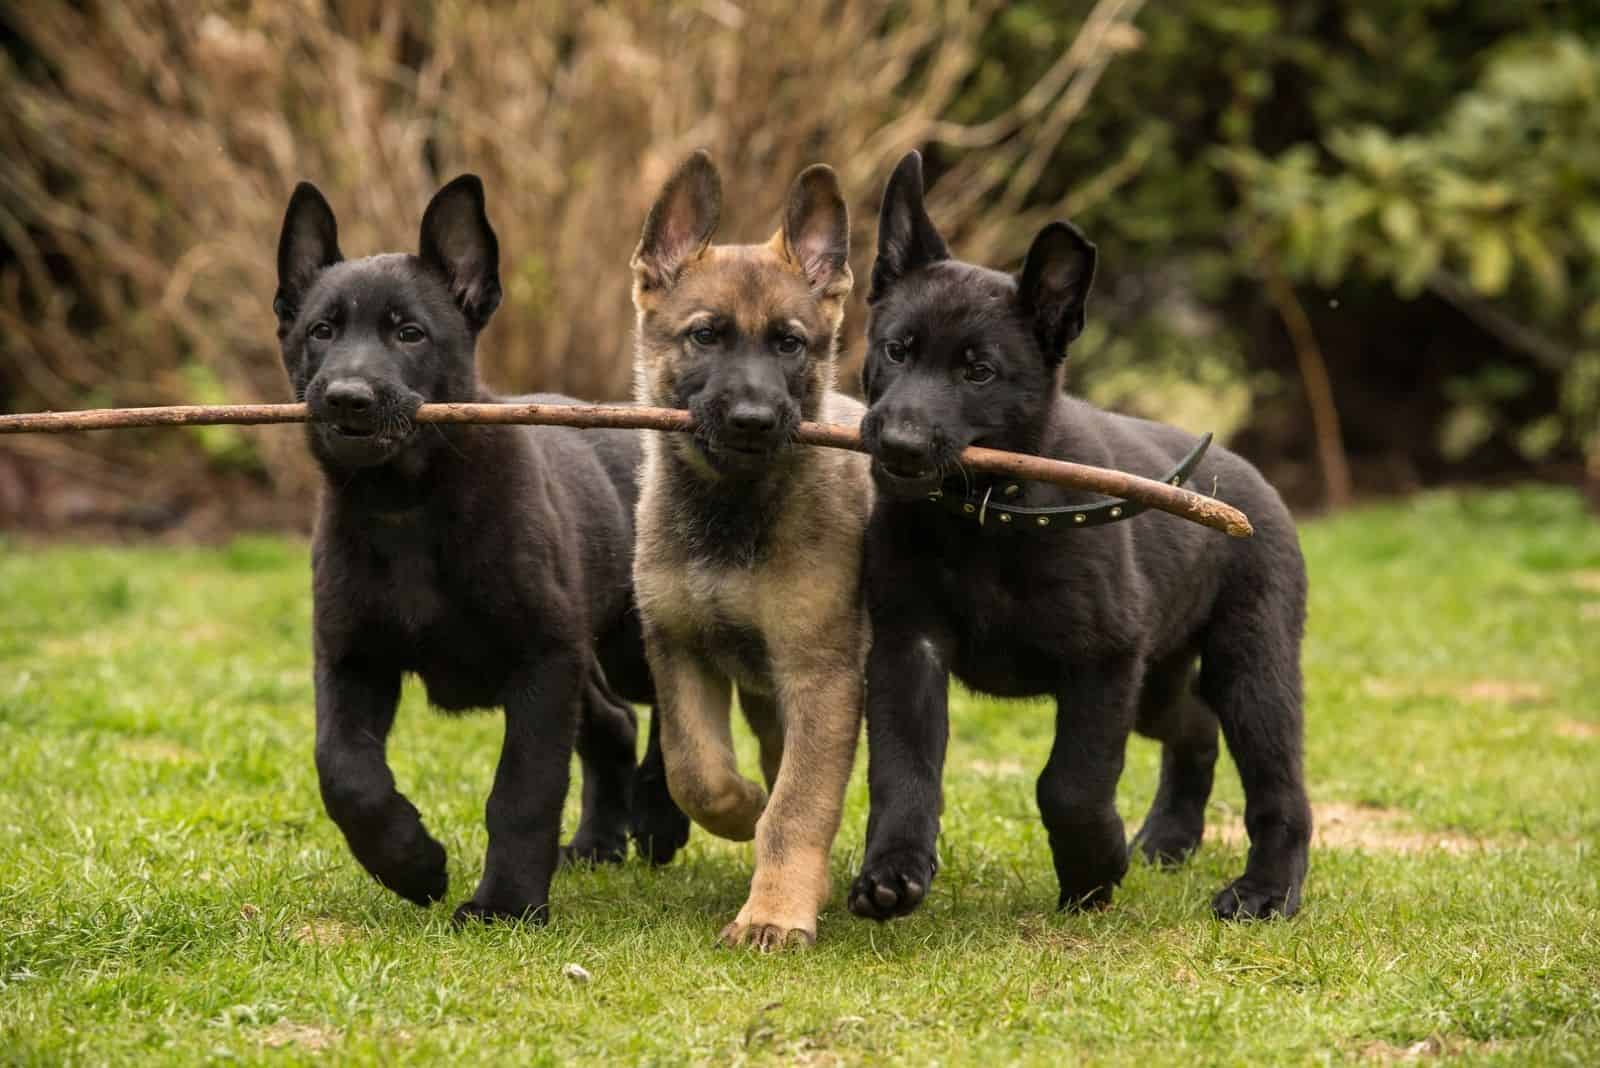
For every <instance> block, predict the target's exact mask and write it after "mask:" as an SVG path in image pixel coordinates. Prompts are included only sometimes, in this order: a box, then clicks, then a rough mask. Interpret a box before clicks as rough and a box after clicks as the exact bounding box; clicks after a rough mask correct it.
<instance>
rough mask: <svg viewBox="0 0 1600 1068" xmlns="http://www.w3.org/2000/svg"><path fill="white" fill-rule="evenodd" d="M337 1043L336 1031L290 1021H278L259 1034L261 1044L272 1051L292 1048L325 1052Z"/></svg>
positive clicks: (337, 1034) (337, 1033)
mask: <svg viewBox="0 0 1600 1068" xmlns="http://www.w3.org/2000/svg"><path fill="white" fill-rule="evenodd" d="M337 1041H339V1032H338V1031H334V1030H331V1029H329V1028H326V1027H312V1026H311V1025H309V1024H299V1023H294V1022H293V1021H291V1020H279V1021H278V1022H277V1023H275V1024H273V1025H272V1026H271V1027H269V1028H267V1029H266V1030H265V1031H262V1032H261V1042H262V1044H263V1045H266V1046H271V1047H272V1048H273V1049H282V1048H283V1047H284V1046H294V1047H296V1048H298V1049H308V1050H325V1049H327V1048H328V1047H329V1046H331V1045H333V1044H334V1043H335V1042H337Z"/></svg>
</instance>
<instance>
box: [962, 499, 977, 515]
mask: <svg viewBox="0 0 1600 1068" xmlns="http://www.w3.org/2000/svg"><path fill="white" fill-rule="evenodd" d="M961 510H962V511H963V512H965V513H967V514H968V515H971V514H972V513H973V512H976V511H977V510H978V508H977V506H976V505H974V504H972V503H971V502H968V503H967V504H963V505H962V506H961Z"/></svg>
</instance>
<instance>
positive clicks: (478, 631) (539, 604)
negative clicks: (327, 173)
mask: <svg viewBox="0 0 1600 1068" xmlns="http://www.w3.org/2000/svg"><path fill="white" fill-rule="evenodd" d="M499 299H500V283H499V271H498V246H497V243H496V239H495V236H494V231H493V230H492V229H491V228H490V226H489V221H488V218H487V216H486V214H485V211H484V199H483V186H482V183H481V182H479V180H478V179H477V178H476V177H474V176H471V175H464V176H462V177H460V178H457V179H456V180H455V181H453V182H451V183H450V184H449V185H447V186H445V187H444V188H443V189H441V190H440V191H439V192H438V193H437V194H436V195H435V196H434V198H433V200H432V202H431V203H430V204H429V205H428V208H427V211H426V213H425V214H424V216H423V220H422V234H421V244H420V250H419V252H418V254H417V255H414V256H413V255H406V254H400V253H390V254H385V255H379V256H371V257H367V258H365V259H358V260H352V261H345V260H344V259H343V258H342V257H341V256H340V253H339V246H338V239H337V232H336V224H335V221H334V216H333V212H332V210H331V209H330V208H329V207H328V204H327V201H326V200H324V199H323V197H322V195H321V194H320V193H319V192H318V191H317V190H316V188H315V187H313V186H311V185H309V184H305V183H302V184H301V185H300V186H299V187H298V188H297V189H296V190H295V192H294V195H293V197H292V198H291V199H290V201H289V207H288V211H287V213H286V214H285V217H284V223H283V233H282V236H281V238H280V242H279V247H278V293H277V298H276V300H275V301H274V303H273V307H274V310H275V311H276V313H277V316H278V337H279V342H280V345H281V347H282V352H283V361H284V366H285V368H286V369H287V371H288V374H289V380H290V382H291V384H292V385H293V387H294V392H295V395H296V396H297V397H299V398H301V399H303V400H304V401H305V402H306V403H307V404H308V405H309V406H310V409H311V412H312V415H313V420H314V421H313V422H312V423H311V424H310V425H309V426H308V429H307V435H308V438H309V442H310V446H311V451H312V453H313V454H314V455H315V456H316V459H317V461H318V463H319V464H320V465H321V467H322V470H323V473H324V475H325V476H326V487H325V490H324V493H323V494H322V501H321V511H320V515H319V517H318V521H317V530H316V538H315V542H314V546H313V551H312V570H313V589H314V597H315V610H314V615H315V619H314V624H315V626H314V646H315V649H314V652H315V661H316V694H317V737H316V764H317V775H318V779H319V782H320V784H321V789H322V797H323V802H324V804H325V805H326V807H327V810H328V814H329V815H330V816H331V817H332V818H333V820H334V822H335V823H337V824H338V825H339V828H340V830H341V831H343V832H344V835H345V838H346V840H347V841H348V842H349V844H350V849H351V851H352V852H353V853H354V854H355V855H356V859H358V860H359V861H360V862H361V863H362V864H363V865H364V866H365V867H366V869H367V870H368V871H369V872H371V873H372V874H373V875H374V876H375V877H376V878H377V880H378V881H379V882H381V883H382V884H383V885H384V886H386V887H388V888H389V889H391V890H393V891H394V892H395V893H397V894H400V895H401V896H403V897H406V898H408V899H410V900H412V901H415V902H417V903H418V904H426V903H429V902H432V901H435V900H438V899H439V898H441V897H442V896H443V895H444V893H445V889H446V873H445V852H444V848H443V847H442V846H441V845H440V844H439V843H438V842H437V841H435V840H434V839H433V837H432V836H430V835H429V834H428V832H427V830H426V829H425V828H424V827H423V824H422V820H421V819H420V817H419V815H418V813H417V810H416V808H415V807H414V806H413V805H412V804H411V802H410V801H408V800H407V799H406V798H405V797H403V796H402V795H401V794H400V793H399V792H398V791H397V790H396V788H395V782H394V776H393V775H392V774H391V773H390V771H389V767H388V764H387V762H386V759H385V739H386V738H387V736H388V734H389V729H390V727H391V725H392V724H393V722H394V715H395V703H396V700H397V698H398V697H399V693H400V681H401V677H402V676H403V675H404V674H406V673H407V672H414V673H415V674H417V675H418V676H420V677H421V679H422V681H423V683H424V685H425V686H426V687H427V692H428V699H429V701H430V702H431V703H432V704H434V705H435V706H437V707H439V708H442V709H447V710H463V709H468V708H477V707H486V706H493V705H501V706H504V708H505V721H506V733H505V742H504V747H503V749H502V750H501V754H500V762H499V767H498V769H497V770H496V773H495V780H494V787H493V790H492V792H491V793H490V795H489V801H488V806H487V822H488V829H489V848H488V856H487V859H486V861H485V865H484V872H483V879H482V881H481V882H480V883H479V885H478V888H477V891H476V892H475V893H474V894H473V895H472V898H471V899H470V900H469V901H467V902H466V903H464V904H463V905H461V906H460V908H459V909H457V911H456V918H457V919H458V920H459V919H464V918H468V917H473V916H477V917H509V918H528V919H532V920H535V921H541V922H542V921H543V920H544V919H545V917H546V915H547V908H548V898H549V888H550V879H551V875H552V874H553V872H554V870H555V868H556V865H557V860H558V840H559V835H560V828H561V808H562V803H563V801H564V799H565V797H566V793H567V783H568V778H569V771H568V768H569V764H570V761H571V754H572V749H573V743H574V738H576V743H577V750H578V754H579V756H580V758H581V760H582V762H583V772H584V790H583V818H582V822H581V824H580V826H579V829H578V831H577V834H576V836H575V837H574V838H573V841H572V843H571V845H570V846H569V847H568V850H569V853H570V854H571V855H575V856H578V857H582V858H588V859H597V860H599V859H606V860H610V859H620V858H621V856H622V855H623V853H624V851H625V849H626V843H627V832H628V819H629V799H630V793H631V789H632V783H631V777H632V775H633V761H634V729H635V728H634V718H633V712H632V709H631V708H630V707H629V706H628V705H627V704H625V703H624V702H623V701H622V700H620V699H619V698H618V697H617V696H616V695H615V694H614V693H613V692H612V691H611V689H610V686H613V685H614V686H615V687H616V688H617V690H618V691H620V692H621V693H622V694H623V695H624V696H626V697H628V698H630V699H633V700H640V701H648V700H650V699H651V698H652V693H651V687H650V678H649V673H648V670H647V668H646V667H645V662H644V650H643V644H642V640H641V637H640V633H639V625H638V618H637V613H636V611H635V610H634V607H633V604H632V585H631V577H630V575H631V566H632V552H633V510H634V504H635V500H636V496H637V490H636V487H635V469H636V468H637V466H638V460H639V441H638V435H637V434H635V433H630V432H622V431H581V432H580V431H576V430H567V429H559V428H553V427H493V426H450V427H444V426H439V425H437V424H433V425H424V426H418V425H417V424H415V423H414V422H413V420H412V418H411V416H412V415H413V414H414V413H415V411H416V409H417V407H418V406H419V405H421V404H422V403H424V402H432V401H487V400H493V399H495V398H493V397H491V396H489V395H488V394H487V393H485V392H484V391H483V390H481V389H480V388H479V386H478V382H477V375H476V370H475V365H474V355H473V354H474V348H475V346H476V341H477V337H478V333H479V331H480V330H482V329H483V327H484V325H485V324H486V323H487V322H488V320H489V317H490V316H491V315H492V314H493V313H494V310H495V307H496V306H497V305H498V303H499ZM539 399H541V400H546V401H561V400H563V398H553V397H542V398H539ZM608 679H609V684H608ZM680 819H681V814H680Z"/></svg>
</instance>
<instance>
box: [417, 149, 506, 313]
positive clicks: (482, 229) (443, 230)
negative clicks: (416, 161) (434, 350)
mask: <svg viewBox="0 0 1600 1068" xmlns="http://www.w3.org/2000/svg"><path fill="white" fill-rule="evenodd" d="M419 248H420V251H419V252H418V258H420V259H421V260H422V262H423V263H426V264H427V265H429V266H430V267H433V268H434V269H436V270H438V271H439V272H440V273H442V274H443V275H444V277H445V279H446V281H448V283H449V285H450V292H451V294H452V295H453V296H454V297H455V299H456V304H457V305H459V306H460V308H461V311H462V314H464V315H465V316H466V317H467V322H468V323H469V324H470V325H471V327H472V329H473V330H475V331H476V330H482V329H483V328H484V326H485V325H487V324H488V322H489V317H490V316H491V315H493V314H494V310H495V309H496V308H498V307H499V306H500V242H499V241H498V240H497V239H496V238H495V236H494V229H493V228H492V227H491V226H490V225H489V215H488V212H487V210H486V209H485V207H484V198H483V182H482V181H481V180H480V179H479V178H478V176H477V175H475V174H463V175H462V176H461V177H459V178H457V179H455V180H454V181H452V182H451V183H450V184H448V185H446V186H445V187H444V188H443V189H441V190H439V191H438V192H437V193H435V194H434V195H433V199H432V200H431V201H429V202H428V210H427V211H425V212H423V214H422V237H421V241H420V245H419Z"/></svg>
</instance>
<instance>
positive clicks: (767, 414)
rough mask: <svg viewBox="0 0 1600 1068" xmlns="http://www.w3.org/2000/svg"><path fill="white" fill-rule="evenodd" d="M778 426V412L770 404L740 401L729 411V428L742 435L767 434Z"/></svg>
mask: <svg viewBox="0 0 1600 1068" xmlns="http://www.w3.org/2000/svg"><path fill="white" fill-rule="evenodd" d="M777 425H778V410H777V409H776V408H774V407H773V406H772V405H770V404H761V403H759V402H756V401H740V402H738V403H737V404H735V405H734V406H733V407H732V408H730V409H728V426H729V427H731V428H732V429H734V430H737V431H738V432H739V433H741V434H766V433H770V432H771V431H772V430H773V428H774V427H776V426H777Z"/></svg>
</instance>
